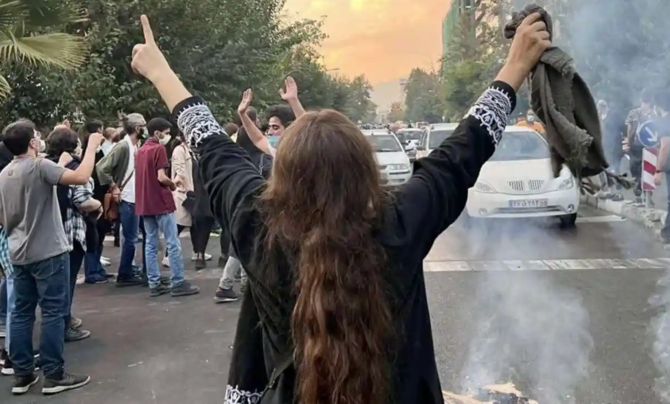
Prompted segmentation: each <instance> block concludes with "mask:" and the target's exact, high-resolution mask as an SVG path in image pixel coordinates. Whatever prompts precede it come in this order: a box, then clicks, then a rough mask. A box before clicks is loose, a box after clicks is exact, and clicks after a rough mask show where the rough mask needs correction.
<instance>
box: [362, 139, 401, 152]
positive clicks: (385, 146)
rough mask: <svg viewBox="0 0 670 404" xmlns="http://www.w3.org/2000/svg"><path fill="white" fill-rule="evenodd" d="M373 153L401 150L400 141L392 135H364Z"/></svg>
mask: <svg viewBox="0 0 670 404" xmlns="http://www.w3.org/2000/svg"><path fill="white" fill-rule="evenodd" d="M366 137H367V138H368V142H370V144H371V145H372V151H374V152H375V153H390V152H401V151H402V148H401V147H400V143H398V140H397V139H396V138H395V136H393V135H373V136H366Z"/></svg>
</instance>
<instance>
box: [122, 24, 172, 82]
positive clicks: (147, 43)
mask: <svg viewBox="0 0 670 404" xmlns="http://www.w3.org/2000/svg"><path fill="white" fill-rule="evenodd" d="M140 20H141V22H142V31H143V32H144V43H143V44H137V45H135V47H134V48H133V61H132V62H131V63H130V66H131V67H132V69H133V71H134V72H135V73H137V74H141V75H142V76H144V77H146V78H147V79H148V80H149V81H151V82H152V83H154V84H156V81H157V80H159V79H160V78H161V77H162V76H163V75H164V74H165V73H169V72H171V69H170V65H169V64H168V62H167V60H166V59H165V56H164V55H163V53H162V52H161V51H160V49H158V45H156V41H155V39H154V34H153V32H152V31H151V26H150V25H149V19H148V18H147V16H146V15H142V17H141V18H140Z"/></svg>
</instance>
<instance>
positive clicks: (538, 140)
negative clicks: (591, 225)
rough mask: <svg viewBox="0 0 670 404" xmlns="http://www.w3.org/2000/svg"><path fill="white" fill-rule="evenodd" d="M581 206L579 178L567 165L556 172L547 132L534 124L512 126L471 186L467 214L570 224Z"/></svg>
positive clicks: (506, 131)
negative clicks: (530, 218) (556, 220)
mask: <svg viewBox="0 0 670 404" xmlns="http://www.w3.org/2000/svg"><path fill="white" fill-rule="evenodd" d="M578 209H579V186H578V183H577V181H576V179H575V178H574V176H573V175H572V173H571V172H570V170H569V169H568V168H567V167H563V170H562V171H561V173H560V176H559V177H558V178H554V175H553V172H552V168H551V161H550V158H549V147H548V145H547V142H546V140H545V139H544V137H543V136H542V135H540V134H539V133H537V132H535V131H534V130H532V129H530V128H527V127H521V126H511V127H507V128H506V129H505V133H504V135H503V138H502V140H501V141H500V144H499V145H498V147H497V149H496V151H495V153H494V154H493V156H492V157H491V159H489V161H488V162H487V163H486V164H484V166H483V167H482V170H481V172H480V174H479V178H478V179H477V182H476V184H475V186H474V187H472V188H470V190H469V191H468V201H467V204H466V208H465V212H464V216H465V219H466V220H467V219H470V218H479V219H488V218H529V217H557V218H558V219H560V221H561V223H562V224H563V225H567V226H572V225H574V224H575V221H576V220H577V211H578Z"/></svg>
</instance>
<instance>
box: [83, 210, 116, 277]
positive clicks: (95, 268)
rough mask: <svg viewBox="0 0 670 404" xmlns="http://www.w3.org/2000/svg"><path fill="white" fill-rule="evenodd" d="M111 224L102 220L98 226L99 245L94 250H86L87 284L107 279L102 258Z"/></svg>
mask: <svg viewBox="0 0 670 404" xmlns="http://www.w3.org/2000/svg"><path fill="white" fill-rule="evenodd" d="M109 227H110V225H109V222H108V221H106V220H104V219H102V218H100V219H99V220H98V223H97V225H96V230H97V232H98V244H97V245H96V246H95V249H94V250H91V249H89V248H88V246H87V248H86V255H85V256H84V274H85V275H86V282H88V283H95V282H96V281H100V280H104V279H107V271H106V270H105V269H104V268H103V267H102V264H101V263H100V258H102V250H103V248H104V245H105V235H106V234H107V232H108V231H109Z"/></svg>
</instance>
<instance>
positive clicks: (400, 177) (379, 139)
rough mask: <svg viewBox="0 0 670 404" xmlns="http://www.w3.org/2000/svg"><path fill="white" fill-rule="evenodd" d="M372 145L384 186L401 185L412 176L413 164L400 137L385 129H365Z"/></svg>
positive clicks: (364, 132)
mask: <svg viewBox="0 0 670 404" xmlns="http://www.w3.org/2000/svg"><path fill="white" fill-rule="evenodd" d="M363 134H364V135H365V137H366V138H367V139H368V141H369V142H370V144H371V145H372V149H373V151H374V152H375V158H376V159H377V165H378V166H379V173H380V175H381V178H382V184H383V185H384V186H390V187H392V186H399V185H402V184H404V183H406V182H407V181H409V178H410V177H411V176H412V165H411V164H410V161H409V157H407V154H405V151H404V149H403V147H402V145H401V144H400V141H399V140H398V138H397V137H396V136H395V135H394V134H393V133H392V132H389V131H387V130H384V129H372V130H364V131H363Z"/></svg>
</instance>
